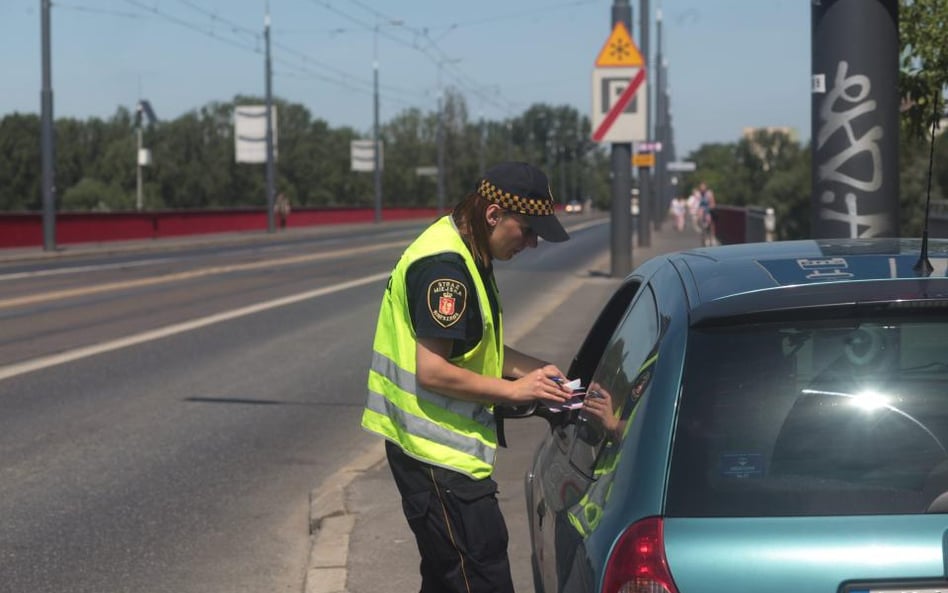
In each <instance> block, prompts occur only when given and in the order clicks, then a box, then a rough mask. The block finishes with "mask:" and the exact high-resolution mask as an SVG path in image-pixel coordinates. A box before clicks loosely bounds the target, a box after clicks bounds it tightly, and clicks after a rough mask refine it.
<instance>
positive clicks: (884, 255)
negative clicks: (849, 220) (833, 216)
mask: <svg viewBox="0 0 948 593" xmlns="http://www.w3.org/2000/svg"><path fill="white" fill-rule="evenodd" d="M920 250H921V240H919V239H826V240H804V241H777V242H769V243H746V244H739V245H726V246H719V247H709V248H697V249H692V250H687V251H680V252H675V253H671V254H668V255H666V256H663V257H665V258H667V261H668V262H670V263H671V264H672V265H673V266H675V268H676V269H677V270H678V273H679V275H680V277H681V280H682V283H683V285H684V287H685V292H686V294H687V297H688V306H689V309H690V316H691V323H692V324H694V323H698V322H702V321H707V320H709V319H711V318H720V317H730V316H736V315H747V314H753V313H761V312H773V311H780V310H786V309H800V308H811V307H832V306H840V305H849V304H855V303H870V302H876V303H878V302H893V301H900V302H902V301H907V302H912V301H931V300H939V299H941V300H945V303H944V304H945V305H948V278H946V266H948V240H939V239H932V240H930V241H929V245H928V258H929V261H930V262H931V264H932V266H933V268H934V271H933V272H932V274H931V275H930V276H927V277H925V276H922V275H920V274H918V273H916V272H915V270H914V269H913V268H914V266H915V264H916V262H918V259H919V253H920Z"/></svg>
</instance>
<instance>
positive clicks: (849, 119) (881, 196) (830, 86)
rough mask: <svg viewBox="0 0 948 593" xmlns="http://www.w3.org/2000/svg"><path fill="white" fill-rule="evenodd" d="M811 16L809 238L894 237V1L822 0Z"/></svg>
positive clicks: (896, 158) (896, 225)
mask: <svg viewBox="0 0 948 593" xmlns="http://www.w3.org/2000/svg"><path fill="white" fill-rule="evenodd" d="M810 12H811V16H812V56H811V57H812V75H813V88H812V91H813V93H812V108H811V123H812V128H811V133H812V135H811V138H812V142H811V145H812V148H811V150H812V156H813V166H812V169H811V171H812V173H811V175H812V187H813V194H812V196H811V198H810V200H811V202H810V204H811V208H810V212H811V229H812V230H811V235H812V237H813V238H814V239H826V238H857V237H898V236H899V199H898V195H899V191H898V190H899V103H900V97H899V91H898V78H899V1H898V0H822V1H821V2H813V4H812V6H811V8H810Z"/></svg>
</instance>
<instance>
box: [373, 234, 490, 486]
mask: <svg viewBox="0 0 948 593" xmlns="http://www.w3.org/2000/svg"><path fill="white" fill-rule="evenodd" d="M438 253H456V254H458V255H459V256H461V258H462V259H463V260H464V263H465V266H466V268H467V271H468V274H469V275H470V276H471V280H472V281H473V283H474V289H475V290H473V291H471V294H472V295H474V296H476V297H477V299H478V305H479V306H480V311H481V322H482V327H483V335H482V337H481V340H480V341H479V342H478V343H477V344H476V345H475V346H474V347H472V348H471V350H469V351H468V352H465V353H464V354H463V355H461V356H459V357H457V358H452V359H451V362H452V363H453V364H455V365H457V366H459V367H461V368H465V369H468V370H470V371H473V372H475V373H478V374H481V375H485V376H491V377H500V376H501V372H502V369H503V346H502V344H503V333H502V326H501V324H500V323H499V319H500V312H499V311H498V315H497V317H498V324H497V327H495V326H494V319H493V317H494V316H493V311H492V308H491V303H490V300H489V299H488V298H487V291H488V290H496V289H495V287H494V286H493V285H492V284H491V285H490V286H485V283H484V282H483V279H482V278H481V275H480V271H479V270H478V269H477V266H476V264H475V262H474V258H473V257H472V255H471V253H470V251H469V250H468V249H467V246H466V245H465V244H464V242H463V240H462V239H461V236H460V233H458V231H457V229H456V227H455V226H454V222H453V220H452V219H451V217H450V216H445V217H443V218H441V219H439V220H438V221H437V222H435V223H434V224H432V225H431V226H429V227H428V229H426V230H425V231H424V232H423V233H422V234H421V235H420V236H419V237H418V238H417V239H416V240H415V241H414V242H413V243H412V244H411V245H410V246H409V247H408V249H406V250H405V253H403V254H402V257H401V258H400V259H399V261H398V263H397V264H396V266H395V269H394V270H393V271H392V277H391V279H390V281H389V285H388V287H387V289H386V292H385V297H384V298H383V299H382V306H381V309H380V311H379V322H378V327H377V329H376V334H375V341H374V344H373V355H372V366H371V368H370V370H369V381H368V400H367V403H366V408H365V411H364V412H363V415H362V426H363V427H364V428H365V429H367V430H369V431H371V432H374V433H377V434H379V435H381V436H383V437H385V438H387V439H389V440H391V441H393V442H395V443H397V444H398V445H399V446H401V448H402V449H403V450H404V451H405V452H406V453H407V454H408V455H410V456H412V457H414V458H416V459H420V460H422V461H425V462H427V463H431V464H433V465H438V466H442V467H446V468H449V469H452V470H455V471H459V472H462V473H464V474H467V475H469V476H471V477H473V478H475V479H480V478H485V477H487V476H489V475H490V474H491V473H492V471H493V466H494V458H495V455H496V449H497V434H496V425H495V421H494V417H493V413H492V410H491V407H490V406H487V405H484V404H481V403H477V402H471V401H466V400H461V399H456V398H453V397H448V396H445V395H442V394H439V393H433V392H431V391H428V390H425V389H423V388H421V387H420V385H418V382H417V380H416V375H415V364H416V359H415V356H416V347H417V343H416V339H415V334H414V330H413V327H412V324H411V318H410V314H409V312H408V296H407V294H406V290H405V288H406V287H405V275H406V273H407V270H408V268H409V267H410V266H411V265H412V264H413V263H414V262H416V261H418V260H419V259H422V258H424V257H428V256H430V255H435V254H438Z"/></svg>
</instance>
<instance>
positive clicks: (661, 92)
mask: <svg viewBox="0 0 948 593" xmlns="http://www.w3.org/2000/svg"><path fill="white" fill-rule="evenodd" d="M655 37H656V39H655V142H656V143H657V144H659V145H661V150H658V151H656V153H655V214H656V216H655V230H657V231H658V230H661V228H662V219H663V218H665V213H666V212H668V205H669V196H668V171H666V170H665V169H666V167H667V166H668V158H667V157H666V152H665V150H666V146H667V144H668V139H667V138H666V133H667V130H666V121H665V81H666V76H665V64H664V58H663V57H662V10H661V9H660V8H659V9H658V10H656V11H655ZM649 105H651V103H649Z"/></svg>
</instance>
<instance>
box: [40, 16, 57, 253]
mask: <svg viewBox="0 0 948 593" xmlns="http://www.w3.org/2000/svg"><path fill="white" fill-rule="evenodd" d="M50 4H51V2H50V0H40V8H41V10H40V21H41V22H40V29H41V33H42V37H43V56H42V61H43V64H42V68H43V88H42V90H40V105H41V111H42V117H41V119H42V122H41V124H40V145H41V147H40V159H41V161H42V162H41V166H42V181H41V186H42V192H43V250H44V251H53V250H55V249H56V184H55V182H54V178H55V170H54V167H55V161H54V158H53V155H54V154H55V145H54V143H55V138H54V137H53V88H52V82H51V81H52V67H51V66H50V39H49V37H50V14H49V13H50Z"/></svg>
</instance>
